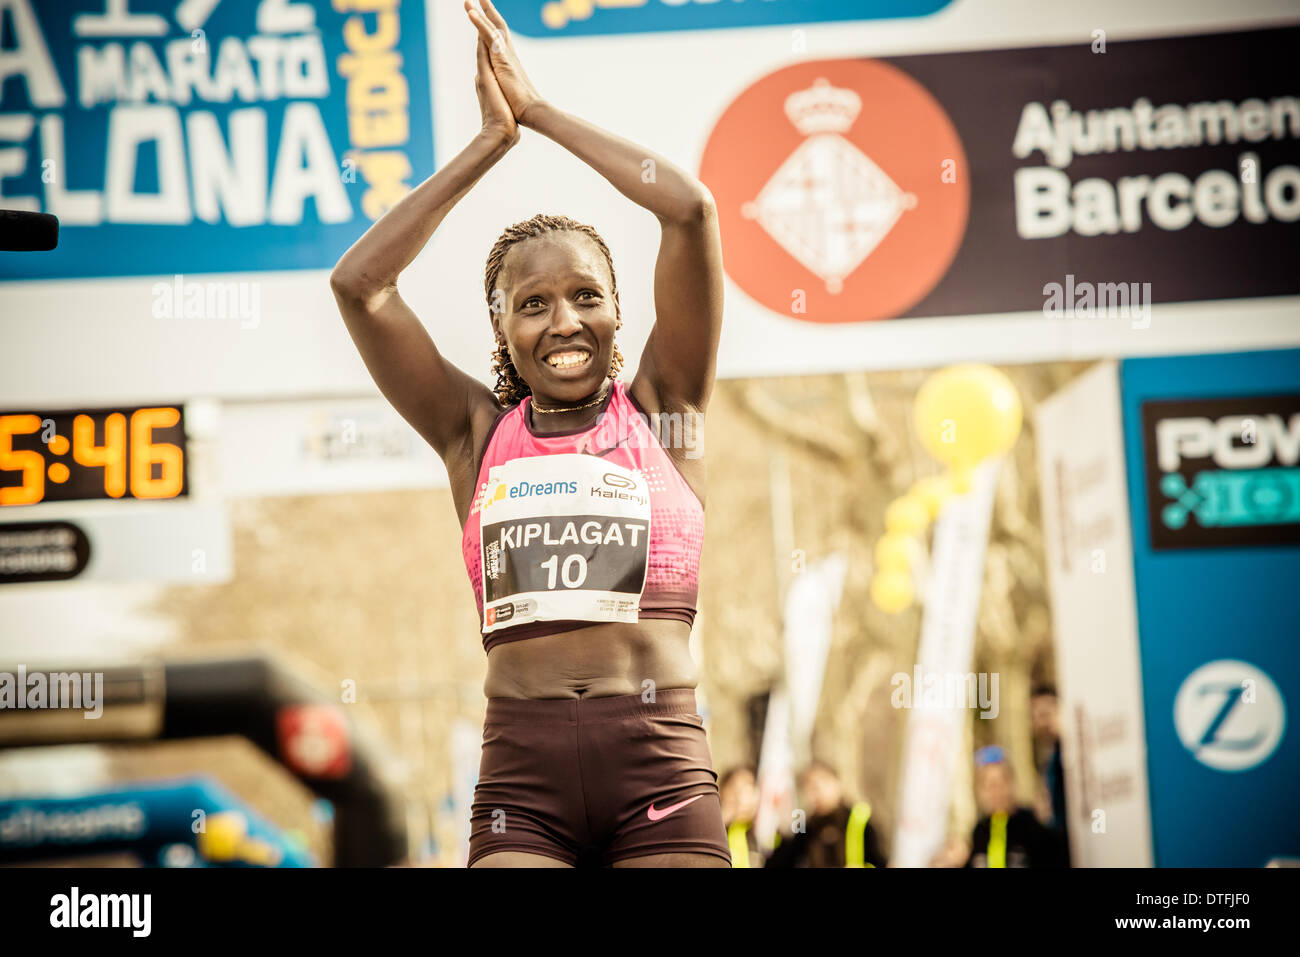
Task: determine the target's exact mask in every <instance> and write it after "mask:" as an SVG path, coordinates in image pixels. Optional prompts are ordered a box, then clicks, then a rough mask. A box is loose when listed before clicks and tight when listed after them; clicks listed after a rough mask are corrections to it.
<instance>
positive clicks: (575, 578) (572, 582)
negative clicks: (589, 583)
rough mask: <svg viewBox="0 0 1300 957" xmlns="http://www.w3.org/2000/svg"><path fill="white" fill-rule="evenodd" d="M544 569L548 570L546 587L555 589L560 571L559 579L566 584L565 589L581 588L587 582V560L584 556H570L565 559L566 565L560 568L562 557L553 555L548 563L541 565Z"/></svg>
mask: <svg viewBox="0 0 1300 957" xmlns="http://www.w3.org/2000/svg"><path fill="white" fill-rule="evenodd" d="M541 566H542V568H545V569H546V572H547V576H546V587H547V588H554V587H555V578H556V571H557V569H558V571H559V577H560V579H561V580H562V581H563V582H564V587H565V588H580V587H581V586H582V583H583V582H585V581H586V580H587V559H586V557H585V556H583V555H570V556H568V557H567V558H565V559H564V565H563V566H562V567H561V566H560V556H559V555H552V556H551V557H550V558H548V559H547V560H546V561H544V562H542V563H541Z"/></svg>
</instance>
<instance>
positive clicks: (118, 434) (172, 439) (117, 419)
mask: <svg viewBox="0 0 1300 957" xmlns="http://www.w3.org/2000/svg"><path fill="white" fill-rule="evenodd" d="M187 464H188V456H187V454H186V445H185V422H184V414H183V411H182V409H181V407H180V406H174V405H167V406H150V407H148V408H129V407H128V408H116V409H85V410H74V411H69V412H8V413H2V414H0V507H3V506H10V505H35V504H37V503H39V502H66V501H72V500H76V499H104V498H137V499H167V498H177V497H180V496H184V495H187V494H188V493H189V489H188V484H187V482H186V468H187Z"/></svg>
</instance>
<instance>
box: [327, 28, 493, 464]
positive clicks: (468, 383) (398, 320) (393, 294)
mask: <svg viewBox="0 0 1300 957" xmlns="http://www.w3.org/2000/svg"><path fill="white" fill-rule="evenodd" d="M477 46H478V62H479V68H478V76H477V77H476V81H475V82H476V86H477V88H478V95H479V102H480V105H481V107H482V110H483V129H482V131H481V132H480V133H479V134H478V135H477V136H475V137H474V139H473V140H471V141H470V144H469V145H468V146H466V147H465V149H463V150H461V152H460V153H459V154H457V155H456V157H455V158H454V159H452V160H451V162H449V163H448V164H447V165H446V166H444V167H443V168H442V169H440V170H438V172H436V173H434V175H432V176H430V177H429V178H428V179H426V180H425V181H424V182H423V183H421V184H420V185H419V186H418V187H416V188H415V189H414V190H412V191H411V192H410V193H408V194H407V195H406V196H405V197H403V198H402V200H401V201H400V202H399V203H398V204H397V205H396V206H394V207H393V208H392V209H390V210H389V211H388V212H387V213H385V214H384V215H383V217H381V218H380V219H379V221H378V222H376V223H375V224H374V225H373V226H371V227H370V229H368V230H367V231H366V233H365V235H363V236H362V237H361V238H360V239H358V240H357V241H356V243H354V244H353V246H352V248H351V249H349V250H348V251H347V252H346V253H344V254H343V258H342V259H340V260H339V261H338V265H336V266H335V267H334V271H333V273H331V275H330V287H331V288H332V289H333V291H334V298H335V299H336V300H337V302H338V305H339V311H340V312H341V313H342V314H343V321H344V322H345V323H346V324H347V327H348V332H349V333H350V334H351V336H352V341H353V342H355V343H356V346H357V349H358V350H359V351H360V353H361V358H362V359H363V360H364V361H365V363H366V368H367V369H369V370H370V374H371V376H373V377H374V380H375V384H376V385H378V386H379V389H380V391H381V392H383V394H384V396H385V397H386V398H387V399H388V401H389V402H391V403H392V404H393V407H394V408H395V409H397V411H398V412H399V413H400V414H401V415H402V417H403V418H404V419H406V421H407V422H409V423H410V424H411V426H412V427H413V428H414V429H415V430H416V431H417V432H419V433H420V435H422V436H423V437H424V438H425V440H426V441H427V442H428V443H429V444H430V445H432V446H433V448H434V449H435V450H436V451H437V452H438V454H439V455H440V456H441V457H442V458H443V460H444V461H448V456H449V455H450V456H452V457H453V458H455V459H459V458H461V457H462V453H464V452H466V451H467V450H468V448H469V444H470V443H471V442H472V436H473V433H474V428H475V425H476V423H482V422H483V421H484V420H485V419H487V418H488V417H489V416H492V415H495V412H496V411H497V410H498V405H497V400H496V396H495V395H494V394H493V393H492V391H491V390H490V389H489V388H488V387H487V386H485V385H484V384H483V383H481V382H479V381H478V380H477V379H474V378H472V377H471V376H469V375H466V374H465V373H464V372H462V371H461V370H460V369H458V368H456V367H455V366H454V365H452V364H451V363H450V362H448V361H447V360H446V359H444V358H443V356H442V354H441V353H440V352H439V351H438V349H437V347H436V346H435V345H434V344H433V340H432V339H431V338H430V337H429V333H428V331H427V330H426V329H425V328H424V325H423V324H422V323H421V322H420V320H419V319H418V318H416V315H415V313H414V312H412V311H411V308H410V307H409V306H407V304H406V303H405V302H404V301H403V299H402V297H401V295H400V294H399V293H398V291H397V277H398V276H399V275H400V274H401V272H402V270H403V269H405V268H406V267H407V266H408V265H410V263H411V261H412V260H413V259H415V257H416V256H417V255H418V254H419V252H420V250H421V249H423V248H424V246H425V244H426V243H427V242H428V241H429V237H431V236H432V235H433V231H434V230H435V229H437V228H438V224H439V223H441V222H442V220H443V218H444V217H445V216H446V215H447V213H448V212H450V210H451V208H452V207H453V206H455V205H456V203H457V202H459V201H460V198H461V197H462V196H464V195H465V193H467V192H468V191H469V189H470V187H472V186H473V185H474V184H475V183H476V182H478V180H479V179H480V178H481V177H482V176H483V174H484V173H486V172H487V171H488V170H489V169H490V168H491V167H492V166H493V164H495V163H496V162H497V160H499V159H500V158H501V157H502V156H504V155H505V153H506V152H507V151H508V150H509V149H510V147H511V146H513V145H514V144H515V143H516V142H518V140H519V131H518V128H517V126H516V124H515V123H514V117H513V115H512V114H511V113H510V110H509V107H508V106H507V105H506V103H505V100H504V98H503V97H502V95H501V90H500V88H499V87H498V86H497V84H496V80H495V77H494V76H493V74H492V70H491V67H490V66H489V65H488V62H487V50H486V48H485V47H484V45H483V44H482V43H481V42H480V43H478V44H477ZM448 465H449V466H450V465H451V462H450V461H448Z"/></svg>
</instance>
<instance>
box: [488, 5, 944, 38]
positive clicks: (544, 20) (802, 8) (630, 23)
mask: <svg viewBox="0 0 1300 957" xmlns="http://www.w3.org/2000/svg"><path fill="white" fill-rule="evenodd" d="M951 2H952V0H577V2H575V0H495V6H496V8H497V10H499V11H500V12H501V15H502V16H503V17H505V19H506V23H508V24H509V25H510V29H511V30H512V31H514V32H517V33H522V34H523V35H524V36H529V37H555V36H592V35H597V34H604V33H658V32H661V31H664V30H717V29H725V28H728V27H763V26H776V25H778V24H783V23H823V22H826V21H832V20H886V19H893V18H901V17H924V16H927V15H929V14H931V13H936V12H937V11H939V10H942V9H943V8H944V7H946V6H948V4H949V3H951Z"/></svg>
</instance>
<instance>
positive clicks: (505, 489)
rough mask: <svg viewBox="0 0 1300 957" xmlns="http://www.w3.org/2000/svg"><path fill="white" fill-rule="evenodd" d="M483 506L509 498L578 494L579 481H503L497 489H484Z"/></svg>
mask: <svg viewBox="0 0 1300 957" xmlns="http://www.w3.org/2000/svg"><path fill="white" fill-rule="evenodd" d="M484 492H485V494H484V497H483V507H484V508H487V507H488V506H489V505H495V504H496V503H497V502H501V501H504V500H506V499H508V498H530V497H532V496H534V495H577V494H578V483H577V482H516V483H515V484H514V485H507V484H506V483H505V482H501V483H500V484H498V485H497V487H496V489H495V490H492V491H489V490H488V489H484Z"/></svg>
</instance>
